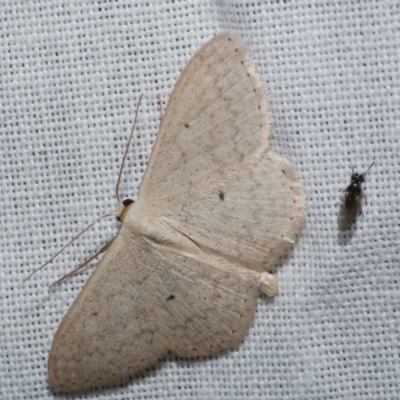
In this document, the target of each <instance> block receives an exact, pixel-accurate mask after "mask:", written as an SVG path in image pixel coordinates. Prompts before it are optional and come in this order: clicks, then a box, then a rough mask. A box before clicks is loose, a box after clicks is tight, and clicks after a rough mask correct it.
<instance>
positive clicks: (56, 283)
mask: <svg viewBox="0 0 400 400" xmlns="http://www.w3.org/2000/svg"><path fill="white" fill-rule="evenodd" d="M114 239H115V238H113V239H111V240H110V241H109V242H108V243H106V244H105V245H104V246H103V247H102V248H101V249H100V250H99V251H97V252H96V253H95V254H93V255H92V256H90V257H89V258H88V259H87V260H86V261H84V262H83V263H82V264H80V265H78V266H77V267H76V268H75V269H73V270H72V271H70V272H68V274H66V275H64V276H63V277H62V278H60V279H58V280H57V281H55V282H53V283H52V284H51V285H50V287H53V286H56V285H58V284H59V283H61V282H63V281H64V280H65V279H67V278H69V277H70V276H72V275H75V274H76V273H77V272H78V271H80V270H81V269H82V268H84V267H86V265H88V264H89V263H90V262H91V261H93V260H94V259H95V258H96V257H97V256H98V255H100V254H101V253H104V252H105V251H107V249H108V248H109V247H110V245H111V243H112V242H113V241H114Z"/></svg>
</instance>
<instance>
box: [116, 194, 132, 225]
mask: <svg viewBox="0 0 400 400" xmlns="http://www.w3.org/2000/svg"><path fill="white" fill-rule="evenodd" d="M133 203H134V201H133V200H132V199H125V200H124V201H123V202H122V203H121V205H120V206H119V208H118V210H117V212H116V213H115V215H116V216H117V220H118V221H119V222H123V220H124V218H125V215H126V213H127V212H128V210H129V207H130V206H131V205H132V204H133Z"/></svg>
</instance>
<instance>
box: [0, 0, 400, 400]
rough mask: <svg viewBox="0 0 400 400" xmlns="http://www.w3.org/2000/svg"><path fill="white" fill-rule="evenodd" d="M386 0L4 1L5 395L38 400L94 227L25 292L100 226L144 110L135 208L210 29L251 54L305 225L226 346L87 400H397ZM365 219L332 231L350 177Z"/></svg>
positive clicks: (396, 63)
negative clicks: (165, 106)
mask: <svg viewBox="0 0 400 400" xmlns="http://www.w3.org/2000/svg"><path fill="white" fill-rule="evenodd" d="M399 15H400V5H399V2H398V1H390V0H387V1H383V0H376V1H363V2H353V1H352V2H329V1H323V2H318V1H302V2H290V1H269V2H250V3H249V2H244V1H232V2H230V1H191V2H187V1H182V0H179V1H172V2H171V1H162V2H161V1H155V2H151V1H137V2H133V1H128V0H124V1H104V2H102V1H96V2H92V1H86V2H81V1H76V0H72V1H60V0H53V1H51V2H49V1H44V0H40V1H25V0H12V1H11V0H3V1H2V2H1V4H0V20H1V22H0V46H1V47H0V48H1V56H0V102H1V118H0V158H1V163H0V187H1V194H0V198H1V205H2V206H1V210H0V221H1V227H2V229H1V231H0V249H1V261H0V277H1V279H0V300H1V305H0V307H1V308H0V319H1V339H0V398H1V399H39V398H40V399H53V398H55V397H56V396H55V394H54V393H53V392H52V390H51V388H50V387H49V384H48V381H47V357H48V351H49V348H50V346H51V342H52V339H53V336H54V333H55V331H56V329H57V326H58V324H59V323H60V321H61V319H62V317H63V315H64V314H65V313H66V311H67V310H68V308H69V306H70V305H71V304H72V302H73V300H74V298H75V297H76V296H77V294H78V293H79V291H80V289H81V288H82V286H83V284H84V282H85V281H86V280H87V278H88V276H89V275H90V273H91V271H92V270H93V268H94V265H91V266H90V267H88V268H86V269H85V270H84V271H83V272H81V273H80V274H78V275H76V276H74V277H72V278H71V279H69V280H67V281H66V282H64V283H63V284H61V285H59V286H56V287H54V288H51V289H49V284H51V283H52V282H53V281H55V280H56V279H58V278H60V277H61V276H63V275H64V274H66V273H67V272H69V271H70V270H71V269H73V268H74V267H76V266H77V265H79V263H80V262H82V261H83V260H84V259H86V258H88V257H89V256H90V255H91V254H93V253H94V252H95V251H96V250H98V249H99V248H100V247H101V246H102V245H103V244H105V243H106V242H107V241H108V240H109V239H110V238H111V237H113V236H114V235H115V234H116V233H117V232H118V223H117V221H114V220H105V221H102V222H101V223H99V224H98V225H97V226H96V227H95V228H93V229H91V230H90V231H89V232H87V233H85V235H83V237H81V238H80V239H79V240H78V241H77V242H76V243H75V244H74V245H73V246H71V247H70V248H69V249H67V250H66V251H65V252H64V253H63V254H62V255H61V256H59V257H58V258H57V259H56V260H54V261H53V262H52V263H51V264H50V265H49V266H47V267H46V268H45V269H43V270H41V271H40V272H38V273H37V274H35V275H34V276H33V277H32V278H31V279H29V280H28V281H27V282H26V283H23V280H24V278H26V277H27V276H28V275H29V273H31V272H32V271H33V270H34V269H35V268H37V267H38V266H39V265H41V264H42V263H44V262H45V261H46V260H48V259H49V258H50V257H51V256H52V255H53V254H54V253H55V252H56V251H57V250H58V249H59V248H60V247H61V245H62V244H63V243H64V242H66V241H67V240H68V239H69V238H71V237H73V236H74V235H75V234H77V233H78V232H79V231H80V230H81V229H82V228H83V227H84V226H85V225H86V224H87V223H88V222H89V221H91V220H92V219H94V218H95V217H96V216H98V215H100V214H102V213H104V212H106V211H112V210H114V209H115V208H116V200H115V194H114V188H115V182H116V177H117V174H118V169H119V165H120V161H121V158H122V154H123V151H124V147H125V143H126V138H127V136H128V134H129V131H130V127H131V123H132V119H133V116H134V112H135V107H136V105H137V102H138V99H139V96H140V94H142V93H144V98H143V101H142V105H141V108H140V113H139V121H138V124H137V128H136V131H135V136H134V139H133V143H132V146H131V149H130V151H129V158H128V161H127V164H126V167H125V171H124V175H123V180H122V185H121V197H123V198H126V197H131V198H135V196H136V193H137V189H138V186H139V183H140V179H141V177H142V174H143V171H144V168H145V166H146V162H147V159H148V157H149V154H150V151H151V147H152V143H153V142H154V139H155V136H156V134H157V130H158V126H159V108H158V101H157V97H156V96H157V94H159V93H160V94H162V95H163V97H164V100H165V102H166V101H167V100H168V95H169V94H170V92H171V90H172V88H173V86H174V83H175V81H176V79H177V78H178V76H179V73H180V71H181V70H182V68H183V67H184V65H185V64H186V62H187V61H188V60H189V58H190V57H191V56H192V55H193V53H194V51H195V50H196V49H198V48H199V47H200V46H201V45H203V44H204V43H205V42H206V41H207V40H208V39H210V38H211V37H213V36H214V35H215V34H217V33H219V32H222V31H231V32H233V33H234V34H235V35H236V36H237V37H238V38H239V39H240V40H241V41H242V42H243V43H244V44H245V46H246V47H247V50H248V53H249V55H250V57H251V58H252V59H253V61H254V64H255V66H256V69H257V71H258V73H259V75H260V77H261V80H262V82H263V83H264V86H265V90H266V93H267V94H268V101H269V104H270V108H271V113H272V116H273V121H274V122H273V132H272V137H271V147H272V149H273V150H274V151H275V152H276V153H278V154H281V155H282V156H284V157H286V158H287V159H288V160H290V162H291V164H292V165H293V166H294V168H295V169H296V171H297V173H298V176H299V179H300V180H301V182H302V185H303V187H304V191H305V196H306V202H307V215H306V226H305V229H304V231H303V234H302V237H301V239H300V240H299V243H298V245H297V246H296V248H295V251H294V252H293V254H292V255H291V257H290V258H288V259H287V260H286V261H285V262H284V265H282V267H281V268H279V270H278V272H277V275H278V280H279V292H278V294H277V295H276V296H275V297H274V298H273V299H272V300H271V301H269V300H267V299H266V298H265V297H260V299H259V301H258V309H257V312H256V315H255V319H254V324H253V326H252V328H251V329H250V331H249V334H248V335H247V337H246V338H245V340H244V342H243V343H242V345H241V346H240V347H238V348H237V349H236V350H233V351H230V352H227V353H225V354H222V355H220V356H218V357H210V358H204V359H199V360H185V359H174V358H172V359H166V360H164V361H163V362H162V363H160V364H159V365H157V366H156V367H155V368H154V369H151V370H150V371H147V372H146V373H145V374H144V375H143V376H139V377H138V378H137V379H134V380H132V381H131V382H130V383H129V384H127V385H123V386H118V387H113V388H110V389H107V390H101V391H95V392H89V393H85V394H79V395H76V396H75V397H74V398H89V399H128V398H129V399H138V400H144V399H185V400H186V399H226V400H228V399H229V400H239V399H279V400H283V399H290V400H294V399H308V400H311V399H315V400H320V399H329V400H331V399H332V400H333V399H362V400H365V399H382V400H397V399H399V398H400V344H399V338H400V307H399V304H400V303H399V302H400V272H399V271H400V265H399V258H400V256H399V243H400V218H399V214H400V205H399V204H400V201H399V189H400V184H399V173H400V165H399V160H400V145H399V143H400V140H399V137H400V18H399ZM372 161H375V165H374V166H373V167H372V169H371V170H370V171H369V173H368V175H367V178H366V183H365V184H364V186H363V187H364V191H365V195H366V197H367V201H368V202H365V201H364V205H363V211H364V215H363V216H359V218H358V219H357V222H356V224H355V225H354V226H353V229H352V230H351V231H350V232H347V233H340V232H339V231H338V226H337V214H338V210H339V207H338V206H335V204H336V203H337V202H338V201H339V200H340V196H341V194H340V192H339V190H340V189H342V188H345V187H346V186H347V185H348V184H349V182H350V175H351V170H352V167H355V170H356V171H357V172H360V173H361V172H363V171H365V170H366V169H367V167H368V166H369V165H370V164H371V163H372Z"/></svg>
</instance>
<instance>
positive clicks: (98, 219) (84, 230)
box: [24, 212, 115, 283]
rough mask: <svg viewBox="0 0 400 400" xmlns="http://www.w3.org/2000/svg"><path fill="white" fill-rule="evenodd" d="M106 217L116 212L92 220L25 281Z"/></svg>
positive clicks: (112, 215) (113, 215)
mask: <svg viewBox="0 0 400 400" xmlns="http://www.w3.org/2000/svg"><path fill="white" fill-rule="evenodd" d="M106 217H115V212H112V213H107V214H104V215H100V217H97V218H96V219H95V220H94V221H92V222H91V223H90V224H89V225H87V226H86V228H84V229H83V230H82V231H81V232H79V233H78V234H77V235H76V236H75V237H73V238H72V239H70V240H69V241H68V242H67V243H65V244H64V246H63V247H61V249H60V250H59V251H58V252H57V253H56V254H54V256H53V257H51V258H50V260H48V261H46V262H45V263H44V264H43V265H41V266H40V267H39V268H37V269H36V270H35V271H33V272H32V273H31V274H29V276H28V277H27V278H25V279H24V283H25V282H26V281H27V280H28V279H29V278H30V277H31V276H32V275H34V274H36V272H38V271H40V270H41V269H42V268H44V267H45V266H46V265H47V264H50V263H51V262H52V261H53V260H54V259H55V258H56V257H57V256H58V255H59V254H61V253H62V252H63V251H64V250H65V249H66V248H67V247H68V246H69V245H70V244H72V243H73V242H75V240H76V239H78V238H79V237H80V236H81V235H83V234H84V233H85V232H86V231H87V230H88V229H90V228H91V227H92V226H93V225H94V224H95V223H96V222H98V221H100V220H101V219H103V218H106Z"/></svg>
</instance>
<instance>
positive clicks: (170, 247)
mask: <svg viewBox="0 0 400 400" xmlns="http://www.w3.org/2000/svg"><path fill="white" fill-rule="evenodd" d="M270 125H271V119H270V114H269V112H268V108H267V101H266V98H265V96H264V93H263V90H262V84H261V82H260V79H259V78H258V76H257V74H256V72H255V70H254V66H253V64H252V62H251V61H250V59H249V58H248V57H247V55H246V53H245V51H244V49H243V47H242V46H241V44H240V43H239V42H238V41H237V39H236V38H235V37H234V36H233V35H232V34H230V33H222V34H219V35H217V36H216V37H214V38H213V39H211V40H210V41H209V42H207V43H206V44H205V45H204V46H203V47H201V48H200V49H199V50H198V51H197V52H196V53H195V54H194V56H193V57H192V59H191V60H190V61H189V63H188V64H187V66H186V67H185V69H184V70H183V72H182V73H181V75H180V77H179V79H178V81H177V83H176V85H175V88H174V89H173V92H172V94H171V96H170V98H169V101H168V105H167V108H166V110H165V113H164V114H163V115H162V120H161V124H160V129H159V132H158V135H157V138H156V141H155V143H154V146H153V149H152V153H151V156H150V159H149V161H148V164H147V167H146V171H145V173H144V176H143V179H142V182H141V184H140V187H139V190H138V195H137V198H136V200H135V201H133V200H129V199H127V200H124V201H123V202H121V201H120V199H119V196H118V193H117V199H118V201H119V208H118V210H117V212H115V213H114V214H113V215H116V216H117V217H118V219H119V220H120V221H121V228H120V231H119V233H118V235H117V236H116V237H115V238H114V239H113V240H112V241H111V242H110V243H109V244H108V245H107V246H105V247H104V248H103V249H102V250H101V251H103V252H104V256H103V258H102V260H101V261H100V263H99V264H98V266H97V267H96V269H95V270H94V272H93V273H92V275H91V276H90V278H89V279H88V281H87V283H86V284H85V286H84V287H83V289H82V291H81V292H80V294H79V295H78V297H77V298H76V300H75V302H74V303H73V305H72V306H71V308H70V309H69V311H68V313H67V314H66V315H65V317H64V318H63V320H62V322H61V324H60V326H59V328H58V330H57V333H56V334H55V337H54V340H53V344H52V346H51V350H50V354H49V360H48V375H49V381H50V384H51V386H52V387H53V388H54V389H55V390H57V391H76V390H83V389H88V388H91V387H96V386H103V385H111V384H117V383H120V382H124V381H126V380H128V379H129V378H130V377H131V376H133V375H135V374H136V373H138V372H139V371H142V370H144V369H145V368H147V367H150V366H151V365H153V364H154V363H156V362H157V360H159V359H160V358H162V357H164V356H165V355H166V354H167V353H168V352H170V353H172V354H175V355H177V356H182V357H194V356H205V355H213V354H217V353H219V352H221V351H223V350H226V349H230V348H232V347H235V346H237V345H238V344H239V343H240V341H241V340H242V339H243V338H244V336H245V335H246V333H247V331H248V329H249V327H250V325H251V323H252V320H253V316H254V313H255V308H256V301H257V297H258V296H259V294H260V293H261V292H263V293H266V294H267V295H270V296H272V295H273V294H274V293H275V291H276V289H277V282H276V278H275V277H274V276H273V275H272V274H271V273H270V272H269V271H270V270H271V267H272V266H273V265H274V264H275V263H277V262H278V261H279V259H280V258H281V257H282V255H284V254H285V252H286V251H287V250H288V249H290V248H292V247H293V245H294V243H295V240H296V238H297V237H298V234H299V232H300V229H301V226H302V222H303V218H304V197H303V192H302V189H301V186H300V183H299V181H298V179H297V177H296V175H295V173H294V171H293V169H292V168H291V167H290V165H289V164H288V162H287V161H286V160H284V159H283V158H281V157H279V156H277V155H276V154H274V153H273V152H271V151H270V149H269V135H270ZM92 258H93V257H92ZM92 258H91V259H92Z"/></svg>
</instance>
